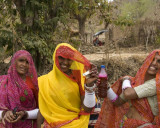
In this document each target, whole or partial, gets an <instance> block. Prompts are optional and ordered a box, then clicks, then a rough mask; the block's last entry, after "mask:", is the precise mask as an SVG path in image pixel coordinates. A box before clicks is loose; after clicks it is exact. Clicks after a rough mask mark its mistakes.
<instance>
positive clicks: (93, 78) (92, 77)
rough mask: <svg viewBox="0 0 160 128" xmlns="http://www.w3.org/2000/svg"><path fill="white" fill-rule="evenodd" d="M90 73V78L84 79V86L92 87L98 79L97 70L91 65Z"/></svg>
mask: <svg viewBox="0 0 160 128" xmlns="http://www.w3.org/2000/svg"><path fill="white" fill-rule="evenodd" d="M90 72H91V73H90V77H89V78H86V84H87V86H88V87H92V86H93V83H94V82H95V81H96V80H97V79H98V70H97V67H96V66H95V65H92V68H91V69H90Z"/></svg>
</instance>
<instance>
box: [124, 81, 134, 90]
mask: <svg viewBox="0 0 160 128" xmlns="http://www.w3.org/2000/svg"><path fill="white" fill-rule="evenodd" d="M129 87H130V88H131V87H132V86H131V82H130V80H129V79H126V80H124V81H123V83H122V91H124V90H125V89H126V88H129Z"/></svg>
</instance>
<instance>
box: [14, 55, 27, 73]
mask: <svg viewBox="0 0 160 128" xmlns="http://www.w3.org/2000/svg"><path fill="white" fill-rule="evenodd" d="M28 69H29V62H28V60H27V59H26V58H25V57H24V56H22V57H19V58H18V59H17V60H16V71H17V72H18V74H20V75H22V76H23V75H26V73H27V72H28Z"/></svg>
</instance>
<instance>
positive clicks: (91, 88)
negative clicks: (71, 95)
mask: <svg viewBox="0 0 160 128" xmlns="http://www.w3.org/2000/svg"><path fill="white" fill-rule="evenodd" d="M84 88H85V90H86V91H88V92H94V91H95V90H96V84H95V83H94V85H93V86H92V87H88V86H87V85H86V84H84Z"/></svg>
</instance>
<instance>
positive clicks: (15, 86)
mask: <svg viewBox="0 0 160 128" xmlns="http://www.w3.org/2000/svg"><path fill="white" fill-rule="evenodd" d="M22 56H23V57H25V58H26V59H27V60H28V62H29V70H28V73H27V74H26V77H30V79H31V82H32V83H33V85H34V87H35V89H36V90H37V91H38V82H37V73H36V69H35V66H34V63H33V60H32V57H31V55H30V53H29V52H27V51H25V50H20V51H17V52H16V53H15V54H14V56H13V58H12V60H11V66H10V67H9V70H8V74H7V75H3V76H0V92H1V95H0V110H13V109H14V108H15V107H17V108H18V109H17V111H21V110H32V109H35V108H36V107H37V104H36V100H35V97H34V94H33V92H32V89H30V88H29V87H28V85H27V84H26V83H25V82H24V81H23V80H22V79H21V77H20V76H19V74H18V73H17V71H16V64H15V62H16V60H17V59H18V58H19V57H22ZM32 126H33V120H25V121H18V122H16V123H13V124H10V123H6V126H5V127H6V128H32Z"/></svg>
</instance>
